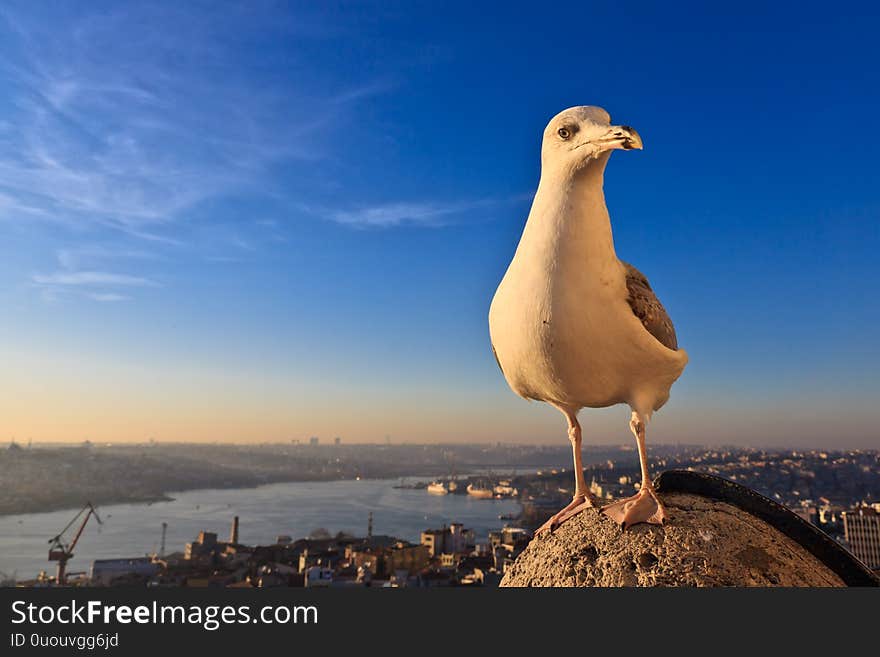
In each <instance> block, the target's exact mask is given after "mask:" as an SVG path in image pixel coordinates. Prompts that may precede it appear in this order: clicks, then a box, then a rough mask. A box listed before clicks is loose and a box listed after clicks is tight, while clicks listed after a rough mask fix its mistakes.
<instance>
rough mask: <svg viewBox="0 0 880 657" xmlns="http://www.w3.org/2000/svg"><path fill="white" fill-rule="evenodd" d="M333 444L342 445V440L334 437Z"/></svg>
mask: <svg viewBox="0 0 880 657" xmlns="http://www.w3.org/2000/svg"><path fill="white" fill-rule="evenodd" d="M333 444H334V445H341V444H342V438H340V437H339V436H336V438H334V439H333Z"/></svg>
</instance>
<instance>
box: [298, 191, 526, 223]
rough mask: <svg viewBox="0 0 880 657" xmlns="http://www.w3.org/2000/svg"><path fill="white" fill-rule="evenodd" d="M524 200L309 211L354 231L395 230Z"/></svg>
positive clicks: (391, 204)
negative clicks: (360, 229) (365, 229)
mask: <svg viewBox="0 0 880 657" xmlns="http://www.w3.org/2000/svg"><path fill="white" fill-rule="evenodd" d="M518 200H521V199H520V197H519V196H517V197H513V198H509V199H493V198H487V199H477V200H470V201H454V202H445V203H444V202H433V201H428V202H393V203H384V204H378V205H370V206H364V207H360V208H356V209H347V210H329V209H323V210H319V209H315V208H308V210H309V211H310V212H311V213H313V214H318V215H321V216H324V217H326V218H327V219H330V220H331V221H335V222H336V223H339V224H344V225H346V226H352V227H354V228H393V227H396V226H404V225H413V226H428V227H439V226H446V225H448V224H450V223H454V222H456V221H457V220H460V219H462V218H463V217H465V216H466V215H470V214H473V213H474V212H476V211H479V210H483V211H490V210H491V209H493V208H497V207H498V206H502V205H505V204H509V203H512V202H516V201H518Z"/></svg>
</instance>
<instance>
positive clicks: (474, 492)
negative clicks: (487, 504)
mask: <svg viewBox="0 0 880 657" xmlns="http://www.w3.org/2000/svg"><path fill="white" fill-rule="evenodd" d="M467 492H468V495H471V496H472V497H476V498H477V499H480V500H489V499H492V498H493V497H494V496H495V493H494V492H493V491H492V489H491V488H483V487H482V485H479V484H478V485H476V486H475V485H474V484H468V487H467Z"/></svg>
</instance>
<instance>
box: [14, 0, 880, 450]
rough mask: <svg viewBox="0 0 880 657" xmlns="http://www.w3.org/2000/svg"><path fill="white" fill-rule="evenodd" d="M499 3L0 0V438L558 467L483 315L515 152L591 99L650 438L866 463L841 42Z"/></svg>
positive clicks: (767, 14) (511, 195)
mask: <svg viewBox="0 0 880 657" xmlns="http://www.w3.org/2000/svg"><path fill="white" fill-rule="evenodd" d="M504 7H505V8H504V10H503V11H486V12H485V13H483V14H478V13H477V12H476V11H474V10H473V9H471V8H470V7H469V5H467V4H460V5H444V6H443V8H442V9H438V8H436V7H435V8H430V7H427V6H424V7H420V8H414V7H408V9H407V10H406V11H402V10H401V8H400V7H398V6H394V5H393V4H388V3H376V4H357V5H353V6H350V7H347V8H346V10H345V11H342V10H340V9H339V8H337V7H330V6H328V5H323V4H317V5H316V4H311V5H310V4H307V3H293V4H291V5H289V6H288V9H286V10H284V13H283V14H282V15H280V16H279V11H280V10H279V8H278V7H276V6H275V5H274V4H273V3H256V4H254V3H247V4H245V5H233V4H224V5H222V6H221V7H215V6H213V5H207V4H187V5H186V6H184V7H179V6H175V5H173V4H172V3H156V4H150V5H144V6H137V7H132V6H120V5H118V4H114V3H89V4H88V6H86V5H77V4H70V5H68V6H66V7H62V6H59V5H58V4H55V3H53V4H52V5H47V4H42V3H26V2H10V3H5V4H4V6H3V8H2V9H0V90H2V94H0V98H2V100H0V244H2V254H3V257H2V258H0V316H2V317H3V321H2V322H0V371H2V377H0V418H2V423H0V440H3V441H6V440H9V439H13V438H14V439H16V440H18V441H19V442H26V441H28V440H29V439H32V440H33V441H35V442H40V441H69V442H81V441H84V440H86V439H89V440H92V441H95V442H97V441H110V442H144V441H147V440H150V439H154V440H156V441H196V442H207V441H222V442H264V441H269V442H275V441H278V442H281V441H289V440H307V439H308V438H309V437H310V436H320V437H321V440H322V442H329V441H332V439H333V438H334V437H336V436H341V437H342V438H343V441H344V443H358V442H385V441H386V438H387V439H390V440H391V441H392V442H395V443H405V442H445V441H450V442H466V441H472V442H493V443H494V442H496V441H502V442H520V443H538V444H559V443H564V441H565V433H564V430H562V429H561V428H560V420H559V417H558V413H557V412H556V411H555V410H554V409H552V408H550V407H547V406H546V405H542V404H526V403H525V402H523V401H522V400H520V399H518V398H517V397H516V396H515V395H513V394H512V393H511V392H510V390H509V388H508V387H507V385H506V384H505V382H504V380H503V378H502V376H501V373H500V372H499V371H498V367H497V365H496V363H495V360H494V358H493V356H492V351H491V348H490V346H489V340H488V334H487V325H486V321H487V320H486V315H487V311H488V307H489V301H490V299H491V297H492V294H493V292H494V290H495V288H496V286H497V284H498V281H499V280H500V279H501V277H502V275H503V274H504V270H505V268H506V266H507V263H508V262H509V260H510V256H511V254H512V253H513V250H514V249H515V247H516V244H517V240H518V239H519V235H520V232H521V230H522V226H523V223H524V221H525V218H526V215H527V213H528V209H529V204H530V201H531V195H532V194H533V193H534V189H535V186H536V184H537V181H538V177H539V173H540V170H539V166H540V157H539V155H540V150H539V149H540V138H541V132H542V130H543V128H544V125H545V124H546V122H547V120H548V119H549V118H550V117H551V116H553V115H554V114H555V113H556V112H558V111H559V110H561V109H563V108H565V107H568V106H571V105H575V104H598V105H602V106H603V107H605V108H607V109H608V110H609V111H610V112H611V115H612V119H613V120H614V121H616V122H618V123H625V124H627V125H631V126H634V127H635V128H636V129H637V130H638V131H639V133H640V134H641V135H642V137H643V139H644V143H645V149H644V151H642V152H638V153H632V154H628V155H627V156H626V157H619V156H618V155H615V156H614V157H612V160H611V162H610V164H609V167H608V171H607V176H606V184H605V191H606V196H607V201H608V205H609V208H610V210H611V215H612V221H613V228H614V234H615V238H616V240H617V245H618V249H617V250H618V254H619V255H620V257H621V258H623V259H625V260H631V261H633V262H637V263H638V264H639V268H640V269H641V270H642V271H644V273H645V274H646V275H647V276H648V277H649V279H650V280H651V282H652V284H653V286H654V288H655V290H656V291H657V293H658V295H659V297H660V298H662V300H663V303H664V305H665V306H666V308H667V309H668V310H669V312H670V315H671V316H672V317H673V318H674V319H675V327H676V331H677V333H678V340H679V343H680V344H681V346H682V347H684V348H685V349H686V350H687V351H688V353H689V355H690V364H689V366H688V368H687V370H686V372H685V373H684V375H683V376H682V378H681V380H680V381H679V382H678V383H677V384H676V385H675V387H674V388H673V391H672V397H671V399H670V402H669V403H668V404H667V405H666V406H665V407H664V408H663V409H662V411H661V412H660V413H658V415H657V417H656V420H655V421H654V422H653V423H652V427H651V431H652V432H651V442H652V444H654V443H676V442H681V443H700V444H733V445H751V446H779V447H784V446H803V447H820V448H825V447H835V448H840V449H845V448H876V447H877V446H878V444H880V436H878V432H877V429H876V425H875V423H874V421H873V417H872V415H873V410H874V407H875V406H876V401H877V399H878V397H880V384H878V380H877V376H876V372H877V370H878V366H880V351H878V347H877V341H876V332H877V329H876V327H877V325H878V320H880V311H878V308H877V304H875V303H873V302H871V301H870V300H869V299H867V298H866V297H868V295H867V294H866V292H865V291H866V290H874V289H877V286H878V284H880V275H878V273H877V269H876V265H875V255H876V253H877V251H878V247H880V228H878V227H880V222H878V216H877V215H878V209H880V191H878V190H880V179H878V178H880V175H878V168H877V166H876V163H875V162H874V153H876V152H877V150H878V147H880V136H878V134H880V133H878V131H877V130H876V129H874V127H873V125H874V123H875V122H876V107H877V102H878V100H880V91H878V89H880V79H878V72H877V69H876V66H874V65H873V62H874V60H875V59H876V57H875V55H874V52H873V50H874V41H875V38H874V35H873V33H872V32H871V28H872V24H871V22H869V21H867V20H866V21H857V20H854V18H853V16H852V14H850V15H848V16H846V17H845V18H844V17H843V16H837V15H836V14H835V13H834V12H830V13H829V12H828V11H827V7H820V6H818V5H817V6H816V7H813V8H811V7H808V6H799V9H798V12H797V13H796V14H792V13H791V12H789V11H788V10H787V9H786V8H784V7H777V8H773V7H762V8H750V9H749V10H748V11H746V10H745V9H744V8H738V9H729V10H722V9H720V8H716V7H684V6H677V7H668V6H664V7H660V6H657V7H655V8H650V7H639V8H635V7H633V8H630V9H626V8H621V7H616V6H615V7H613V8H612V7H610V6H587V4H576V5H572V6H570V7H568V9H567V11H566V13H565V14H564V15H560V14H558V13H557V12H553V11H547V12H546V13H545V14H544V15H543V17H542V18H540V19H538V20H536V17H535V16H534V12H533V10H525V9H523V10H519V9H516V8H511V7H509V6H507V5H505V6H504ZM865 11H876V9H865ZM756 13H757V14H760V16H759V17H756ZM782 23H784V24H785V25H787V26H788V28H789V29H787V31H786V33H785V34H781V33H779V32H778V31H777V30H776V29H775V28H776V27H777V26H778V25H780V24H782ZM713 25H714V26H715V27H714V28H709V29H707V27H706V26H713ZM588 28H589V29H588ZM572 42H580V43H582V44H583V48H581V49H572V48H571V43H572ZM816 44H822V47H821V48H816ZM695 52H698V53H699V55H698V56H695V55H694V53H695ZM746 90H747V91H748V93H746ZM628 417H629V411H628V409H625V408H622V407H618V408H613V409H608V410H603V411H593V412H590V413H584V414H583V415H582V421H583V425H584V442H585V450H589V449H590V445H591V444H596V443H603V444H608V443H627V444H631V441H632V437H631V435H630V433H629V431H628V428H627V425H626V421H627V419H628Z"/></svg>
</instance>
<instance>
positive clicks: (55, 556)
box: [49, 502, 104, 586]
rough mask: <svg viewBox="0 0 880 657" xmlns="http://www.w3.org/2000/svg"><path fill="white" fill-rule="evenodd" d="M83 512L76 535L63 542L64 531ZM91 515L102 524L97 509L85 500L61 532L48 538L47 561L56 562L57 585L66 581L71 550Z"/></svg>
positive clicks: (71, 556)
mask: <svg viewBox="0 0 880 657" xmlns="http://www.w3.org/2000/svg"><path fill="white" fill-rule="evenodd" d="M83 513H85V514H86V516H85V518H83V521H82V524H81V525H80V526H79V529H78V530H77V532H76V535H75V536H74V537H73V540H72V541H71V542H70V543H68V544H65V543H64V532H66V531H67V530H68V529H70V527H71V526H72V525H73V523H75V522H76V521H77V520H78V519H79V517H80V516H81V515H82V514H83ZM93 515H94V516H95V520H97V521H98V524H99V525H102V524H104V523H103V522H101V518H100V516H98V511H97V510H96V509H95V507H94V506H92V503H91V502H86V505H85V506H84V507H83V508H82V509H80V511H79V513H77V514H76V515H75V516H73V519H72V520H71V521H70V522H69V523H67V526H66V527H65V528H64V529H62V530H61V533H59V534H58V535H57V536H54V537H52V538H50V539H49V561H57V562H58V574H57V575H56V576H55V584H56V585H57V586H64V585H65V584H66V583H67V562H68V561H69V560H70V559H72V558H73V550H74V548H75V547H76V544H77V542H78V541H79V537H80V536H82V533H83V530H84V529H85V528H86V523H87V522H88V521H89V518H91V517H92V516H93Z"/></svg>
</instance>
